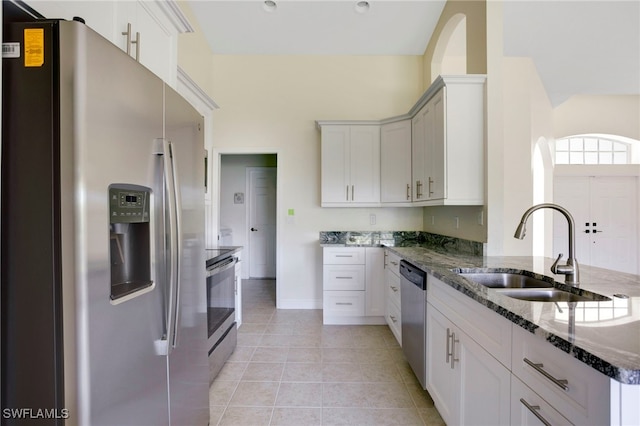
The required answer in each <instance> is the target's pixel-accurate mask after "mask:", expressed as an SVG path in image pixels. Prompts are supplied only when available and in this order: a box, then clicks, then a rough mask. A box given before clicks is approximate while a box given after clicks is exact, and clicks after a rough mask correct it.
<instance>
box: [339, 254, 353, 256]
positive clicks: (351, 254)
mask: <svg viewBox="0 0 640 426" xmlns="http://www.w3.org/2000/svg"><path fill="white" fill-rule="evenodd" d="M336 257H353V255H352V254H336Z"/></svg>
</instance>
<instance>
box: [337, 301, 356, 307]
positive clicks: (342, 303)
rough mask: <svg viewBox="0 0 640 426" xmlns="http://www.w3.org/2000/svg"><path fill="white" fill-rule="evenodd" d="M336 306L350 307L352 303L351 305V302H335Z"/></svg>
mask: <svg viewBox="0 0 640 426" xmlns="http://www.w3.org/2000/svg"><path fill="white" fill-rule="evenodd" d="M336 305H340V306H351V305H353V303H351V302H336Z"/></svg>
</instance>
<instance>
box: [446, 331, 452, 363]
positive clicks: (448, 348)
mask: <svg viewBox="0 0 640 426" xmlns="http://www.w3.org/2000/svg"><path fill="white" fill-rule="evenodd" d="M452 335H453V333H451V330H449V329H448V328H447V354H446V357H445V362H446V363H447V364H448V363H449V358H450V357H451V343H450V342H451V340H450V339H451V336H452Z"/></svg>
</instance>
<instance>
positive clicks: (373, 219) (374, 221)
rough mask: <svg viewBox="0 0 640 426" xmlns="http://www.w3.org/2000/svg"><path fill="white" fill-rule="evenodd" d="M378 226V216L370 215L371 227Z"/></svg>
mask: <svg viewBox="0 0 640 426" xmlns="http://www.w3.org/2000/svg"><path fill="white" fill-rule="evenodd" d="M375 224H376V215H375V214H370V215H369V225H375Z"/></svg>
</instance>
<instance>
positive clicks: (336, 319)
mask: <svg viewBox="0 0 640 426" xmlns="http://www.w3.org/2000/svg"><path fill="white" fill-rule="evenodd" d="M322 323H323V324H328V325H387V321H386V319H385V317H347V316H343V317H340V316H331V317H324V318H323V319H322Z"/></svg>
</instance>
